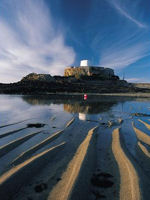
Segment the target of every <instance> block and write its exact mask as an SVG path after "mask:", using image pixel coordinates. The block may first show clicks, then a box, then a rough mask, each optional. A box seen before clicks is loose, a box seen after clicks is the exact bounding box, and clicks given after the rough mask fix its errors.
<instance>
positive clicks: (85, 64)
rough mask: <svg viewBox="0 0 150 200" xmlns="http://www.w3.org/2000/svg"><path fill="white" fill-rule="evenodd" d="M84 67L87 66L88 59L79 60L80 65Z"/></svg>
mask: <svg viewBox="0 0 150 200" xmlns="http://www.w3.org/2000/svg"><path fill="white" fill-rule="evenodd" d="M81 66H82V67H86V66H89V61H88V60H81V61H80V67H81Z"/></svg>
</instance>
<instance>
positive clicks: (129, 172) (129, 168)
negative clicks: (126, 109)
mask: <svg viewBox="0 0 150 200" xmlns="http://www.w3.org/2000/svg"><path fill="white" fill-rule="evenodd" d="M119 134H120V133H119V128H117V129H114V131H113V133H112V152H113V154H114V157H115V159H116V161H117V164H118V167H119V171H120V179H121V183H120V200H140V199H141V194H140V187H139V179H138V174H137V172H136V170H135V168H134V167H133V165H132V163H131V161H130V160H129V158H128V157H127V155H126V154H125V152H124V151H123V149H122V147H121V143H120V136H119Z"/></svg>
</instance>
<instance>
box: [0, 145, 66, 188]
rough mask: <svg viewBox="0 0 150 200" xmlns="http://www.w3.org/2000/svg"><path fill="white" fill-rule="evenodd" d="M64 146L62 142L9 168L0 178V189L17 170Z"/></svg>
mask: <svg viewBox="0 0 150 200" xmlns="http://www.w3.org/2000/svg"><path fill="white" fill-rule="evenodd" d="M64 145H65V142H62V143H61V144H59V145H56V146H54V147H51V148H49V149H47V150H45V151H43V152H41V153H39V154H37V155H35V156H32V157H31V158H29V159H28V160H26V161H24V162H23V163H21V164H19V165H17V166H15V167H13V168H11V169H10V170H9V171H7V172H6V173H4V174H3V175H2V176H0V187H1V185H2V184H3V183H4V182H5V181H7V180H8V179H9V178H10V177H11V176H12V175H14V174H15V173H17V172H18V171H19V170H21V169H23V168H24V167H26V166H27V165H29V164H31V163H32V162H34V161H35V160H36V159H38V158H40V157H42V156H43V155H45V154H47V153H49V152H51V151H53V150H55V149H57V148H59V147H61V146H64Z"/></svg>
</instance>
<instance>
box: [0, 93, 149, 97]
mask: <svg viewBox="0 0 150 200" xmlns="http://www.w3.org/2000/svg"><path fill="white" fill-rule="evenodd" d="M84 94H87V95H89V96H91V97H92V96H93V97H94V96H96V97H97V96H112V97H142V98H150V93H144V92H143V93H142V92H137V93H88V92H87V93H86V92H85V93H68V92H57V93H32V94H21V93H20V94H15V93H13V94H9V93H8V94H6V93H0V95H6V96H7V95H12V96H42V95H46V96H84Z"/></svg>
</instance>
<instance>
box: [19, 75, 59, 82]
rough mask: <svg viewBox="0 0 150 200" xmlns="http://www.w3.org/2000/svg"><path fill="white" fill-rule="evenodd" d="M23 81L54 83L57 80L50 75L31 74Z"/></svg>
mask: <svg viewBox="0 0 150 200" xmlns="http://www.w3.org/2000/svg"><path fill="white" fill-rule="evenodd" d="M21 81H46V82H53V81H55V79H54V78H53V77H52V76H51V75H50V74H36V73H30V74H28V75H27V76H25V77H23V78H22V80H21Z"/></svg>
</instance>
